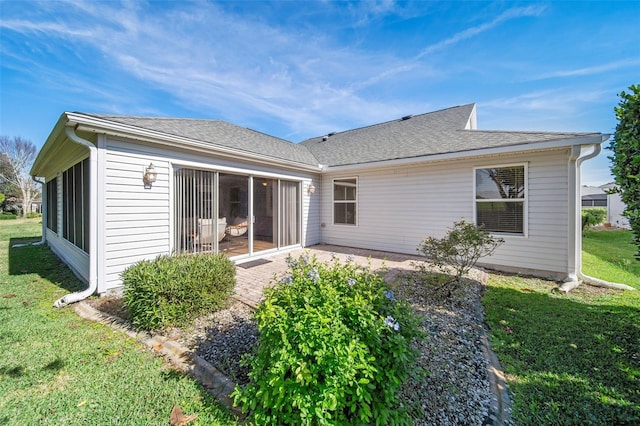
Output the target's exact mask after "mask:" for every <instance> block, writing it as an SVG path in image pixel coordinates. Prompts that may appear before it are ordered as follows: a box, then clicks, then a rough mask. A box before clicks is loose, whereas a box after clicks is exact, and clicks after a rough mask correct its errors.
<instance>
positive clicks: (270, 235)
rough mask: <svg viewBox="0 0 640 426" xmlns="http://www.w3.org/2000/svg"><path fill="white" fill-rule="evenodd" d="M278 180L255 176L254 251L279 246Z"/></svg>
mask: <svg viewBox="0 0 640 426" xmlns="http://www.w3.org/2000/svg"><path fill="white" fill-rule="evenodd" d="M277 225H278V180H277V179H267V178H260V177H254V178H253V251H254V252H258V251H264V250H270V249H273V248H276V247H277V246H278V234H277V229H278V226H277Z"/></svg>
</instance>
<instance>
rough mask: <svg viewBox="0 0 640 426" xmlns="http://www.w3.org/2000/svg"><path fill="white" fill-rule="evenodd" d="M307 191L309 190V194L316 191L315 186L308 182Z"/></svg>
mask: <svg viewBox="0 0 640 426" xmlns="http://www.w3.org/2000/svg"><path fill="white" fill-rule="evenodd" d="M307 192H309V195H311V194H313V193H314V192H316V187H315V186H314V185H313V184H312V183H310V184H309V186H307Z"/></svg>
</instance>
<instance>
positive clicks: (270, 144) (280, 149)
mask: <svg viewBox="0 0 640 426" xmlns="http://www.w3.org/2000/svg"><path fill="white" fill-rule="evenodd" d="M85 115H88V116H92V117H97V118H100V119H102V120H106V121H111V122H115V123H120V124H125V125H128V126H133V127H138V128H141V129H146V130H153V131H156V132H161V133H164V134H166V135H173V136H178V137H181V138H188V139H192V140H195V141H198V142H204V143H207V144H211V146H212V148H214V147H216V146H219V147H223V148H233V149H237V150H240V151H245V152H247V153H251V154H259V155H264V156H266V157H271V158H276V159H281V160H286V161H293V162H296V163H301V164H305V165H312V166H317V165H318V160H317V159H316V158H315V157H314V156H313V154H311V152H310V151H309V150H308V149H307V148H306V147H305V146H303V145H299V144H295V143H292V142H289V141H286V140H284V139H279V138H276V137H274V136H269V135H267V134H264V133H260V132H257V131H255V130H251V129H247V128H246V127H240V126H236V125H234V124H231V123H227V122H225V121H219V120H198V119H186V118H164V117H134V116H123V115H107V114H85Z"/></svg>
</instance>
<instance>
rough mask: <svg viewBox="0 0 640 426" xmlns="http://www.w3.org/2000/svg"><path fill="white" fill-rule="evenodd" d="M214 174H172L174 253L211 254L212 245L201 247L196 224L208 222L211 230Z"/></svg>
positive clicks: (181, 170) (190, 171) (186, 171)
mask: <svg viewBox="0 0 640 426" xmlns="http://www.w3.org/2000/svg"><path fill="white" fill-rule="evenodd" d="M215 185H216V174H215V172H212V171H207V170H194V169H186V168H179V169H176V170H175V172H174V201H175V203H174V205H175V208H174V212H175V226H174V230H175V231H174V241H175V243H174V246H175V247H174V250H175V251H176V252H178V253H183V252H200V251H213V250H214V249H215V247H214V243H213V242H210V241H208V243H207V244H201V243H202V239H201V238H200V236H199V235H198V224H199V222H202V221H203V220H205V221H206V220H210V221H212V223H210V224H209V225H208V226H209V228H210V229H211V228H213V229H215V220H214V218H215V217H216V216H215V207H216V206H215V193H216V186H215Z"/></svg>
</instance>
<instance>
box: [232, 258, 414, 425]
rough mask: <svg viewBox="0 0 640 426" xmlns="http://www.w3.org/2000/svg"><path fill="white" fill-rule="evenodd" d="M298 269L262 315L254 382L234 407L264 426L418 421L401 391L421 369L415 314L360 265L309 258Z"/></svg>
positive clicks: (293, 265)
mask: <svg viewBox="0 0 640 426" xmlns="http://www.w3.org/2000/svg"><path fill="white" fill-rule="evenodd" d="M289 267H290V274H289V275H288V276H286V277H285V278H283V279H282V280H281V281H280V284H279V285H277V286H275V287H274V288H270V289H267V290H265V296H266V298H265V301H264V302H263V303H262V305H261V306H260V307H259V309H258V311H257V312H256V318H257V321H258V329H259V332H260V334H259V338H258V347H257V351H256V352H255V354H254V355H253V356H252V357H251V358H250V360H249V364H250V366H251V372H250V373H249V378H250V382H249V384H248V385H246V386H244V387H236V390H235V391H234V393H233V395H232V396H233V397H234V403H235V404H236V405H240V406H242V408H243V410H245V411H248V412H249V420H250V422H254V423H255V424H265V425H272V424H278V425H330V424H331V425H334V424H335V425H338V424H339V425H348V424H356V425H361V424H381V425H386V424H395V425H398V424H405V423H409V420H408V418H407V417H406V413H405V411H404V410H403V409H402V407H400V401H399V397H398V389H399V388H400V386H401V385H402V383H403V382H404V381H405V380H406V379H407V377H408V376H409V374H412V373H413V372H415V371H417V370H416V369H417V367H416V366H415V359H416V356H417V352H416V350H415V349H414V348H413V347H412V341H413V339H416V338H419V336H420V332H419V328H418V320H417V317H416V315H415V314H414V313H413V311H412V309H411V307H410V306H409V305H408V304H407V303H406V302H403V301H400V300H396V299H395V296H394V294H393V291H391V290H390V289H389V288H388V287H387V285H386V284H385V282H384V280H383V278H382V277H381V276H380V275H378V274H375V273H374V272H372V271H371V270H370V269H369V268H362V267H359V266H358V265H356V264H355V263H354V262H352V261H347V263H346V264H341V263H339V262H338V260H337V258H334V262H333V263H332V264H325V263H319V262H318V261H317V260H316V259H315V258H309V256H304V255H303V256H301V257H300V258H299V259H293V258H289Z"/></svg>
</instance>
